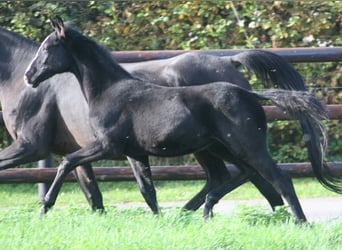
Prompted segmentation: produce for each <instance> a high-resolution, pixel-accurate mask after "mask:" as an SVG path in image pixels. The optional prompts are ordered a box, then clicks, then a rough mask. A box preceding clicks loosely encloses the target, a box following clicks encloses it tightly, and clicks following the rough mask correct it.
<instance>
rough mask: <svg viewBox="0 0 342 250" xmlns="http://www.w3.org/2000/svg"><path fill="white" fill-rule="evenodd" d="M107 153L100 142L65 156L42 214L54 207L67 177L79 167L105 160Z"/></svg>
mask: <svg viewBox="0 0 342 250" xmlns="http://www.w3.org/2000/svg"><path fill="white" fill-rule="evenodd" d="M107 152H108V151H106V150H105V149H104V147H103V146H102V144H101V143H100V142H94V143H92V144H90V145H88V146H86V147H84V148H81V149H79V150H77V151H76V152H74V153H72V154H69V155H67V156H65V158H64V159H63V161H62V162H61V164H60V165H59V166H58V169H57V174H56V176H55V179H54V180H53V182H52V184H51V186H50V188H49V190H48V192H47V194H46V195H45V198H44V200H43V206H42V208H41V211H40V213H41V214H44V213H46V212H47V211H48V210H49V209H50V208H51V207H53V205H54V204H55V202H56V199H57V196H58V193H59V191H60V189H61V187H62V185H63V182H64V180H65V178H66V176H67V175H68V174H69V173H70V172H71V171H72V170H74V169H75V167H76V166H77V165H82V164H89V163H90V162H92V161H96V160H100V159H103V158H104V157H105V155H106V154H107Z"/></svg>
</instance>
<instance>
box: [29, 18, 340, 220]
mask: <svg viewBox="0 0 342 250" xmlns="http://www.w3.org/2000/svg"><path fill="white" fill-rule="evenodd" d="M51 24H52V25H53V27H54V28H55V31H56V32H54V33H52V34H51V35H49V36H48V37H47V38H46V39H45V40H44V42H43V43H42V44H41V47H40V48H39V50H38V52H37V54H36V56H35V58H34V59H33V61H32V62H31V64H30V66H29V68H28V69H27V71H26V73H25V78H26V81H27V83H29V84H31V85H32V86H33V87H37V86H38V85H39V83H41V82H42V81H44V80H46V79H47V78H49V77H51V76H53V75H55V74H57V73H62V72H69V71H70V72H72V73H74V74H75V76H76V78H77V79H78V81H79V83H80V86H81V89H82V92H83V94H84V96H85V98H86V100H87V103H88V105H89V118H90V123H91V127H92V129H93V132H94V134H95V140H94V141H93V142H92V143H90V144H89V145H87V146H85V147H83V148H81V149H80V150H78V151H76V152H74V153H72V154H69V155H67V156H66V157H65V158H64V160H63V161H62V163H61V164H60V165H59V167H58V172H57V175H56V178H55V180H54V182H53V183H52V185H51V188H50V190H49V192H48V193H47V195H46V197H45V200H44V204H43V207H42V212H46V211H47V210H48V209H49V208H50V207H52V206H53V205H54V203H55V201H56V198H57V195H58V192H59V190H60V188H61V186H62V184H63V180H64V178H65V176H66V175H67V174H68V173H69V172H70V171H71V170H73V169H74V168H75V167H76V166H77V165H79V164H88V163H90V162H92V161H95V160H99V159H104V158H111V157H117V156H120V155H122V154H123V155H127V156H129V157H130V158H132V159H134V160H136V161H138V162H140V163H141V164H142V165H144V166H145V167H146V168H149V165H148V155H156V156H176V155H182V154H188V153H192V152H196V151H201V150H203V149H206V150H209V151H210V152H212V153H213V154H215V155H217V156H219V157H221V158H222V159H226V160H229V161H231V162H232V163H234V164H236V165H237V166H238V167H239V168H240V169H241V171H242V172H243V173H247V174H248V175H253V174H254V173H259V174H260V175H261V176H263V177H264V178H265V179H266V180H267V181H268V182H270V183H271V184H272V186H273V187H274V188H275V189H276V190H277V192H278V193H279V194H281V195H282V196H283V197H284V198H285V199H286V200H287V202H288V204H289V205H290V207H291V209H292V211H293V213H294V215H295V217H296V219H297V221H298V222H302V221H306V218H305V215H304V213H303V211H302V209H301V206H300V204H299V201H298V198H297V196H296V194H295V191H294V188H293V185H292V182H291V179H290V178H288V177H287V176H286V175H284V173H282V172H281V171H280V170H279V169H278V168H277V166H276V164H275V163H274V161H273V160H272V158H271V156H270V155H269V153H268V151H267V145H266V129H267V126H266V118H265V113H264V111H263V109H262V107H261V105H260V104H259V102H258V100H259V99H270V100H272V101H273V102H274V103H275V104H276V105H279V106H280V107H282V108H283V109H286V110H287V112H289V113H290V114H292V115H295V116H305V119H306V120H307V121H308V123H310V124H311V125H312V127H311V128H312V130H311V131H310V132H311V133H310V135H309V137H308V138H309V140H310V141H311V142H312V143H311V144H310V145H312V146H314V147H308V149H309V150H314V151H315V153H317V159H323V156H324V150H323V149H324V148H323V146H322V145H324V144H325V143H324V142H323V144H322V143H321V141H320V140H319V136H320V135H324V130H323V128H322V126H321V124H320V120H319V119H322V118H323V117H324V116H325V109H324V106H322V105H321V103H320V102H319V101H318V100H317V99H315V97H314V96H312V95H310V94H309V93H307V92H298V91H297V92H295V91H284V90H271V91H264V92H260V93H258V94H256V93H252V92H248V91H246V90H244V89H242V88H239V87H237V86H234V85H231V84H228V83H223V82H217V83H212V84H207V85H202V86H192V87H180V88H165V87H161V86H158V85H154V84H151V83H148V82H142V81H140V80H138V79H136V78H133V77H132V76H131V75H130V74H129V73H128V72H127V71H125V70H124V69H123V68H122V67H120V66H119V65H118V64H117V63H116V61H115V60H114V59H113V56H112V54H110V52H109V51H107V50H106V49H104V48H103V47H102V46H99V45H98V44H97V43H96V42H94V41H92V40H91V39H89V38H87V37H85V36H83V35H82V34H80V33H79V32H77V31H75V30H73V29H71V28H69V27H64V24H63V22H62V20H61V19H57V21H52V22H51ZM323 138H325V137H323ZM312 156H315V155H314V154H312ZM312 165H313V168H314V169H315V171H314V172H315V174H316V176H318V178H319V179H321V180H323V181H324V183H325V184H326V185H329V187H331V188H336V190H337V191H340V190H341V189H339V188H340V187H339V186H338V185H337V184H335V183H334V182H329V181H333V180H330V179H326V178H327V177H326V176H323V175H322V169H323V168H324V165H323V163H322V162H319V164H317V161H312ZM241 176H243V174H242V175H240V176H238V177H237V178H235V179H234V180H231V181H233V183H234V181H237V182H240V181H241V178H244V177H241ZM229 183H230V182H228V184H229ZM226 188H227V184H223V185H221V186H220V187H219V188H217V189H216V190H213V191H211V192H209V194H208V200H207V201H206V206H205V211H204V212H205V216H207V215H208V214H209V213H210V211H211V210H212V207H213V205H214V204H215V202H216V201H215V199H216V198H217V197H219V196H221V195H222V192H223V191H225V190H226Z"/></svg>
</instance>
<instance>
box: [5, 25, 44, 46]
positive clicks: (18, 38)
mask: <svg viewBox="0 0 342 250" xmlns="http://www.w3.org/2000/svg"><path fill="white" fill-rule="evenodd" d="M0 37H1V39H0V41H2V42H6V43H7V46H8V45H11V43H10V42H15V43H28V44H31V45H32V46H38V43H37V42H35V41H33V40H30V39H28V38H26V37H24V36H22V35H20V34H18V33H16V32H14V31H11V30H8V29H5V28H2V27H0ZM4 39H7V40H8V41H5V40H4Z"/></svg>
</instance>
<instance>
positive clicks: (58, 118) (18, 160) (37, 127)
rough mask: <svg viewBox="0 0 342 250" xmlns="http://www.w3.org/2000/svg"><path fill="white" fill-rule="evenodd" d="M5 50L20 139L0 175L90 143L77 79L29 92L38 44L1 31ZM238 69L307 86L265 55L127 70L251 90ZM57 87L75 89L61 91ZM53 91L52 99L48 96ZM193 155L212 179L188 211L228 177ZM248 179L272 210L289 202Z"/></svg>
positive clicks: (3, 82) (142, 180) (0, 86)
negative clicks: (29, 67)
mask: <svg viewBox="0 0 342 250" xmlns="http://www.w3.org/2000/svg"><path fill="white" fill-rule="evenodd" d="M0 45H1V46H0V58H1V62H0V90H1V91H0V101H1V103H2V111H3V116H4V120H5V124H6V127H7V129H8V131H9V133H10V134H11V136H12V138H13V139H14V143H13V144H12V145H11V146H9V147H8V148H6V149H4V150H3V151H2V152H0V169H6V168H11V167H14V166H17V165H19V164H24V163H27V162H32V161H36V160H40V159H43V158H44V157H46V156H47V155H48V154H49V153H50V152H54V153H58V154H62V155H64V154H67V153H70V152H73V151H75V150H77V149H79V148H80V146H84V145H86V144H88V143H90V142H91V141H92V140H93V137H92V132H91V130H90V128H89V120H88V110H87V105H86V102H85V101H84V97H83V95H82V94H81V91H80V89H79V86H78V84H77V82H76V79H75V78H74V77H73V76H72V75H71V74H62V75H58V76H55V77H53V78H52V79H49V80H47V81H46V83H45V84H44V85H43V86H42V87H40V88H39V89H37V90H33V89H32V88H29V87H26V86H25V84H24V82H23V78H22V75H23V74H24V70H25V68H26V67H27V65H28V63H29V61H30V60H31V59H32V58H33V56H34V53H35V51H36V50H37V49H38V47H39V46H38V44H37V43H35V42H33V41H30V40H28V39H26V38H24V37H22V36H20V35H18V34H16V33H13V32H10V31H7V30H5V29H1V28H0ZM189 61H191V62H192V64H191V69H189V67H188V66H187V65H188V62H189ZM237 64H244V65H246V66H248V67H250V68H251V69H252V70H255V71H256V73H258V74H259V75H260V77H261V79H264V80H265V81H267V80H268V79H270V80H271V81H274V82H277V83H279V85H280V86H281V87H283V88H297V89H301V88H303V86H304V84H303V82H302V80H301V78H300V76H299V74H298V73H297V72H296V71H295V70H293V69H292V68H291V66H290V65H288V64H287V63H286V62H285V61H284V60H282V58H280V57H279V56H276V55H274V54H272V53H267V52H263V51H249V52H246V53H241V54H239V55H236V56H234V57H223V58H219V57H214V56H206V55H198V54H192V53H187V54H183V55H180V56H178V57H174V58H171V59H167V60H158V61H153V62H142V63H134V64H125V65H124V66H125V67H127V68H128V70H130V71H132V73H133V74H135V75H136V76H137V77H141V78H144V79H146V78H147V77H151V78H153V80H154V81H156V82H157V83H158V84H161V85H167V86H172V84H174V85H177V86H182V85H195V84H205V83H208V82H211V81H218V80H225V81H232V82H234V83H236V84H238V85H240V86H242V87H245V88H249V84H248V81H247V80H246V79H245V78H244V77H243V76H242V74H241V73H240V72H239V71H238V70H237V69H236V68H235V66H236V65H237ZM195 65H196V66H195ZM203 72H204V73H203ZM55 82H57V83H59V82H69V84H68V85H67V86H64V87H63V89H62V88H61V87H60V86H59V84H54V83H55ZM291 84H292V85H291ZM293 84H296V85H293ZM47 90H49V93H48V95H45V93H46V91H47ZM195 156H196V158H197V160H198V161H199V163H200V164H201V165H202V166H203V168H204V170H205V171H206V172H207V176H208V179H207V183H206V185H205V186H204V188H203V189H202V190H201V191H200V192H199V193H198V194H197V195H196V196H195V197H194V198H193V199H191V200H190V201H189V202H188V203H187V204H186V205H185V208H186V209H190V210H196V209H197V208H198V207H199V206H201V205H202V204H203V202H204V200H205V195H206V194H207V193H208V191H209V190H211V189H213V188H215V186H218V185H219V184H220V183H222V182H223V181H225V180H226V179H228V178H229V173H228V172H227V170H226V168H225V165H224V162H223V161H222V160H221V159H219V158H218V157H216V156H215V155H214V154H212V153H211V152H209V151H205V150H203V151H202V152H200V153H199V152H198V153H195ZM130 162H131V164H132V167H133V170H135V171H134V173H135V175H136V178H137V180H138V182H139V184H140V189H141V191H142V194H143V196H144V198H145V200H148V201H149V202H148V203H149V204H151V205H150V206H151V207H152V208H153V209H154V210H156V207H157V204H156V203H155V202H156V201H155V198H154V196H155V195H154V187H153V185H152V182H151V181H150V179H149V178H150V176H149V175H150V174H149V172H148V173H146V171H148V170H145V172H144V171H141V170H140V165H139V163H138V162H135V161H134V160H133V159H131V161H130ZM76 176H77V177H78V180H79V182H80V184H81V187H82V190H83V192H84V193H85V195H86V197H87V200H88V202H89V203H90V205H91V206H92V208H93V209H103V202H102V196H101V192H100V191H99V188H98V186H97V182H96V180H95V177H94V174H93V172H92V168H91V167H90V165H89V167H88V166H87V167H84V166H80V167H78V168H76ZM250 179H251V181H252V182H253V183H254V184H255V185H256V186H257V187H258V189H259V190H260V191H261V192H262V193H263V194H264V196H265V197H266V198H267V199H268V201H269V202H270V204H271V206H272V207H275V206H277V205H282V204H283V201H282V199H281V197H280V196H279V195H278V194H277V193H276V192H275V190H274V189H273V188H272V187H271V186H270V185H269V183H268V182H266V181H264V180H263V179H262V178H260V177H259V176H258V175H252V176H250ZM240 184H241V183H240ZM150 190H151V192H149V191H150Z"/></svg>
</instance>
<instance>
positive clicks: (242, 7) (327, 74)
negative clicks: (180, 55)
mask: <svg viewBox="0 0 342 250" xmlns="http://www.w3.org/2000/svg"><path fill="white" fill-rule="evenodd" d="M0 15H1V17H2V18H1V19H0V25H1V26H2V27H5V28H8V29H10V30H13V31H16V32H18V33H21V34H23V35H25V36H26V37H29V38H31V39H34V40H37V41H42V39H43V38H44V37H45V36H46V35H47V34H49V33H50V32H51V28H50V26H49V22H48V19H49V18H50V17H54V16H55V15H60V16H62V18H63V19H64V20H68V21H70V22H71V23H72V24H73V26H74V27H77V28H78V29H79V30H81V31H83V32H84V33H85V34H86V35H88V36H91V37H93V38H94V39H96V40H97V41H99V42H101V43H104V44H105V45H106V46H108V47H109V48H110V49H112V50H150V49H152V50H154V49H159V50H162V49H184V50H186V49H231V48H271V47H279V48H285V47H318V46H342V35H341V34H342V30H341V29H342V1H254V0H253V1H252V0H250V1H153V2H152V1H114V2H107V1H78V2H45V1H34V2H33V1H2V2H0ZM295 67H296V68H297V69H298V71H299V72H300V73H301V74H302V75H303V77H304V78H305V80H306V84H307V85H308V86H309V87H310V90H311V91H314V92H315V93H317V95H318V96H319V97H321V98H322V99H324V100H325V101H326V102H327V103H342V93H341V91H340V90H339V89H338V88H339V87H341V85H342V84H341V75H342V67H341V64H340V63H315V64H300V65H299V64H297V65H295ZM251 83H252V84H253V85H254V88H255V89H256V88H260V87H261V86H262V85H260V83H258V82H257V81H256V80H255V77H252V78H251ZM322 87H323V89H322ZM327 129H328V131H329V138H330V144H329V160H341V156H339V154H340V150H341V148H342V141H341V140H340V137H342V131H341V123H340V122H338V121H331V122H327ZM289 135H291V136H289ZM301 138H302V134H301V133H300V131H299V128H298V124H297V123H296V122H288V121H285V122H277V123H272V124H270V139H269V144H270V149H271V151H272V154H273V155H274V156H275V158H276V160H278V161H282V162H290V161H306V160H307V157H306V153H305V151H303V150H302V146H303V143H302V139H301ZM293 142H296V143H293ZM297 142H300V143H297Z"/></svg>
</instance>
